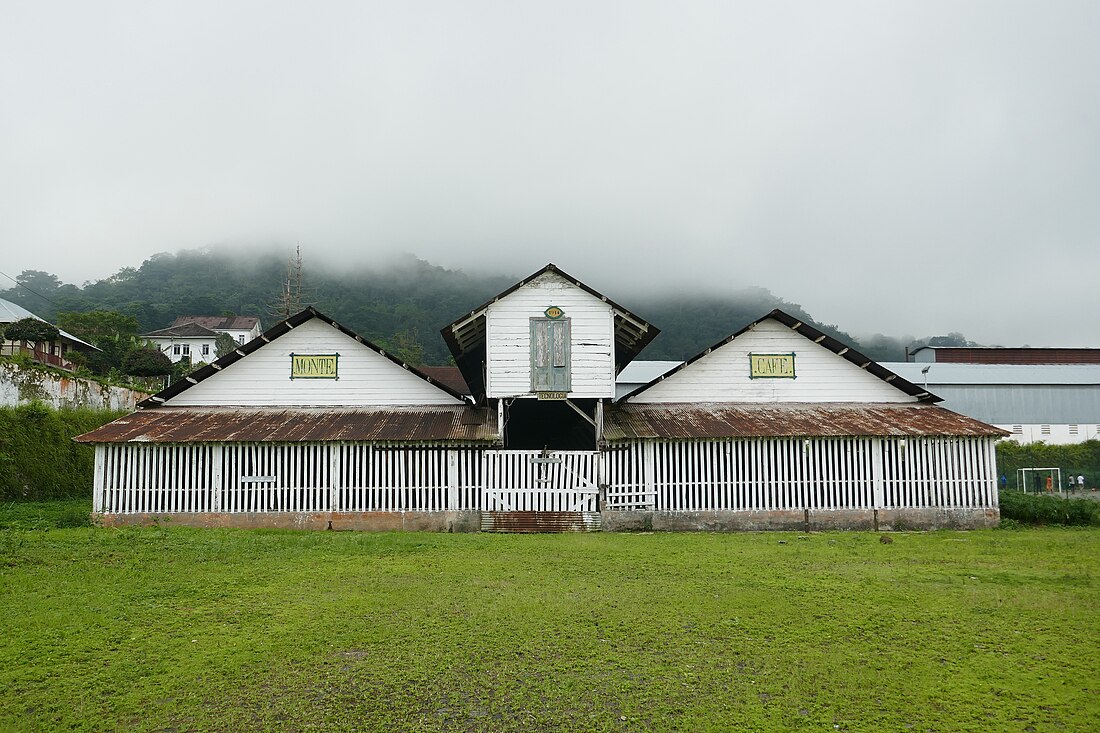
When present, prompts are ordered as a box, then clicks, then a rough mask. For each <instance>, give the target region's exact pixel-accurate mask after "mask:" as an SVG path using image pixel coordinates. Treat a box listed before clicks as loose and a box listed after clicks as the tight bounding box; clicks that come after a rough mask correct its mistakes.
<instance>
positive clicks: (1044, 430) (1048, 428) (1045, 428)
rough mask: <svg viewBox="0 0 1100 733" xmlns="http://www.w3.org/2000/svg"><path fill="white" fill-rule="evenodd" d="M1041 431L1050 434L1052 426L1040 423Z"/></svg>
mask: <svg viewBox="0 0 1100 733" xmlns="http://www.w3.org/2000/svg"><path fill="white" fill-rule="evenodd" d="M1039 433H1040V434H1042V435H1050V426H1049V425H1040V426H1039Z"/></svg>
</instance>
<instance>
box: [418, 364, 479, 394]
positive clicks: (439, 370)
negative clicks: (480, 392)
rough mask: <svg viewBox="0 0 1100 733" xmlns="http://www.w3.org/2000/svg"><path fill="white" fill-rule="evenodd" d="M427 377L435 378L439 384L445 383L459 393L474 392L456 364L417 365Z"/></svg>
mask: <svg viewBox="0 0 1100 733" xmlns="http://www.w3.org/2000/svg"><path fill="white" fill-rule="evenodd" d="M417 368H418V369H419V370H420V373H421V374H423V375H424V376H425V377H429V378H430V379H434V380H435V381H436V382H438V383H439V384H445V385H447V386H448V387H450V388H451V389H453V390H454V391H455V392H458V393H459V394H464V395H467V394H472V392H470V388H469V387H468V386H467V385H466V380H465V379H463V377H462V370H461V369H459V368H458V367H456V366H422V367H417Z"/></svg>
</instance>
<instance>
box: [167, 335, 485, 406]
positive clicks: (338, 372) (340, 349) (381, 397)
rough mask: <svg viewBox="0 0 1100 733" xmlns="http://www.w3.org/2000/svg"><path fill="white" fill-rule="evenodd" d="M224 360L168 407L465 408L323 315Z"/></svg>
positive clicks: (169, 400) (173, 398) (170, 398)
mask: <svg viewBox="0 0 1100 733" xmlns="http://www.w3.org/2000/svg"><path fill="white" fill-rule="evenodd" d="M253 343H257V342H253ZM221 362H222V360H219V361H218V362H216V363H215V364H214V365H211V367H206V368H205V369H204V370H202V371H204V372H205V371H206V370H209V369H211V368H212V367H214V368H215V370H216V371H215V372H214V373H210V374H206V375H204V378H202V379H201V380H195V379H194V378H191V381H192V382H193V383H192V384H190V385H189V386H187V387H186V388H184V389H182V390H180V391H178V393H176V394H172V395H171V396H165V397H164V399H163V400H162V402H161V403H162V404H164V405H165V406H168V407H217V406H244V407H273V406H283V407H336V406H338V407H356V406H369V405H461V404H464V403H463V401H462V400H461V399H460V398H459V397H457V396H456V395H454V394H451V393H450V392H448V391H445V390H443V389H441V388H439V387H437V386H435V385H433V384H431V383H429V382H428V381H427V380H426V379H425V378H424V377H423V376H421V375H419V374H417V373H415V372H414V371H413V370H411V369H410V368H407V367H406V366H404V365H402V364H399V363H397V362H395V361H393V360H392V359H390V358H389V357H387V356H385V355H384V354H383V353H380V352H379V351H378V350H376V349H375V348H374V347H372V346H370V345H369V344H368V343H366V342H363V341H361V340H358V339H356V338H353V337H352V336H351V335H349V334H348V333H347V332H345V331H344V330H341V329H340V328H338V327H337V326H336V325H335V324H333V323H329V322H328V321H326V320H324V319H323V318H320V317H315V318H309V319H308V320H305V321H304V322H301V323H299V324H298V325H296V326H293V327H292V328H289V330H286V331H285V332H282V333H280V335H279V336H278V337H277V338H271V339H270V340H269V341H268V342H266V343H263V344H262V345H261V346H259V347H258V348H255V349H253V350H251V351H249V352H248V353H247V354H244V355H241V356H240V358H237V359H236V360H234V361H231V362H228V363H227V364H225V365H224V366H221V368H220V369H218V368H217V367H218V366H219V365H220V364H221ZM169 389H171V388H169ZM167 392H168V390H165V393H167ZM165 393H161V394H162V395H165Z"/></svg>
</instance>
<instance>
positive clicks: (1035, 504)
mask: <svg viewBox="0 0 1100 733" xmlns="http://www.w3.org/2000/svg"><path fill="white" fill-rule="evenodd" d="M999 497H1000V504H1001V519H1002V520H1004V519H1011V520H1013V521H1016V522H1019V523H1021V524H1062V525H1075V526H1089V525H1093V526H1100V502H1098V501H1093V500H1091V499H1063V498H1060V497H1057V496H1046V495H1042V494H1025V493H1023V492H1020V491H1002V492H1000V495H999Z"/></svg>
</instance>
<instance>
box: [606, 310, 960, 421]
mask: <svg viewBox="0 0 1100 733" xmlns="http://www.w3.org/2000/svg"><path fill="white" fill-rule="evenodd" d="M787 353H794V354H795V356H794V359H793V363H794V370H795V375H794V377H793V378H779V379H770V378H760V377H759V376H757V377H754V376H753V375H752V373H751V370H750V356H749V355H750V354H783V355H785V354H787ZM621 400H628V401H631V402H756V403H761V402H804V403H813V402H941V401H942V398H940V397H937V396H936V395H934V394H932V393H930V392H928V390H926V389H924V388H922V387H920V386H918V385H916V384H913V383H912V382H909V381H907V380H905V379H902V378H901V377H899V376H898V375H897V374H894V373H893V372H891V371H890V370H889V369H886V368H885V367H883V366H881V365H879V364H878V363H877V362H875V361H873V360H872V359H871V358H870V357H867V356H865V355H863V354H861V353H860V352H858V351H856V350H855V349H853V348H852V347H850V346H848V345H847V344H845V343H843V342H841V341H838V340H837V339H834V338H833V337H831V336H828V335H826V334H824V333H822V332H821V331H819V330H817V329H816V328H814V327H813V326H810V325H808V324H806V323H804V322H803V321H801V320H799V319H797V318H794V317H793V316H791V315H789V314H787V313H784V312H783V311H781V310H778V309H776V310H773V311H772V312H771V313H769V314H767V315H766V316H764V317H762V318H759V319H757V320H755V321H753V322H752V323H750V324H748V325H747V326H745V327H744V328H742V329H741V330H740V331H737V332H736V333H734V334H731V335H730V336H728V337H727V338H725V339H723V340H722V341H720V342H719V343H717V344H715V345H714V346H711V347H710V348H708V349H705V350H703V351H702V352H701V353H699V354H697V355H696V356H694V357H692V358H691V359H689V360H688V361H686V362H684V364H682V365H681V366H679V367H677V368H676V369H673V370H672V371H670V372H668V373H667V374H665V375H663V376H661V377H658V378H656V379H654V380H653V381H651V382H649V383H648V384H645V385H642V386H641V387H639V388H637V389H635V390H634V391H632V392H630V393H629V394H627V395H624V396H623V397H622V398H621Z"/></svg>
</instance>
